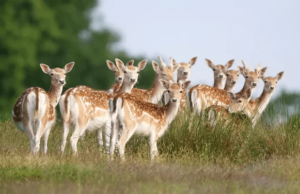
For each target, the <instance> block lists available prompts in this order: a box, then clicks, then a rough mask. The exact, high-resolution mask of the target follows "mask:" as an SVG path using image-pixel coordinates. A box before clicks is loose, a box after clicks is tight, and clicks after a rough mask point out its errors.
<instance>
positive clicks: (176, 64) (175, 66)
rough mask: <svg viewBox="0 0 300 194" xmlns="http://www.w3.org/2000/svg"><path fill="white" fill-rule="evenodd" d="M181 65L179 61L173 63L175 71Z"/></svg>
mask: <svg viewBox="0 0 300 194" xmlns="http://www.w3.org/2000/svg"><path fill="white" fill-rule="evenodd" d="M179 67H180V64H179V63H176V62H175V63H173V72H175V71H177V70H178V69H179Z"/></svg>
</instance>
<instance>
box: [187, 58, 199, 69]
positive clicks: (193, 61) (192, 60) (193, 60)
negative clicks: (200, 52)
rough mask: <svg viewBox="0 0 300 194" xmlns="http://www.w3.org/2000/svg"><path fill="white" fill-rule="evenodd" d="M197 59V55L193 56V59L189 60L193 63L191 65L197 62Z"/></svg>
mask: <svg viewBox="0 0 300 194" xmlns="http://www.w3.org/2000/svg"><path fill="white" fill-rule="evenodd" d="M196 61H197V57H193V58H191V60H190V62H189V64H190V65H191V67H192V66H193V65H194V64H195V63H196Z"/></svg>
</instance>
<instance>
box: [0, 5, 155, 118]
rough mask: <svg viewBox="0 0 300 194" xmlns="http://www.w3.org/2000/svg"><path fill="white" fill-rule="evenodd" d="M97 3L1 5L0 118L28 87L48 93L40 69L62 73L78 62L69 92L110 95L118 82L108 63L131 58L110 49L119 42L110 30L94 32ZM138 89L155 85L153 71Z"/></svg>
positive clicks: (69, 80) (144, 76) (46, 79)
mask: <svg viewBox="0 0 300 194" xmlns="http://www.w3.org/2000/svg"><path fill="white" fill-rule="evenodd" d="M96 4H97V1H96V0H77V1H70V0H67V1H59V0H44V1H40V0H19V1H16V0H1V2H0V24H1V28H0V40H1V41H0V64H1V65H0V91H1V94H0V118H2V119H3V117H4V118H5V117H8V116H10V112H11V109H12V107H13V104H14V102H15V101H16V100H17V97H18V96H19V95H20V94H21V93H22V91H23V90H24V89H26V88H28V87H32V86H38V87H42V88H44V89H45V90H48V88H49V87H50V78H49V76H47V75H45V74H44V73H43V72H42V71H41V70H40V67H39V63H45V64H48V65H49V66H50V67H52V68H54V67H63V66H64V65H65V64H66V63H68V62H70V61H75V67H74V69H73V70H72V72H70V74H69V75H68V77H67V85H66V88H69V87H74V86H77V85H88V86H90V87H93V88H95V89H103V90H107V89H108V88H109V87H110V86H111V85H112V84H113V82H114V79H113V73H111V72H110V70H109V69H108V68H107V67H106V60H107V59H109V60H111V61H114V59H115V58H116V57H117V58H120V59H121V60H124V62H127V61H129V60H131V59H135V61H136V63H137V62H138V61H140V60H142V59H143V58H142V57H130V56H129V55H128V54H127V53H126V52H124V51H122V50H121V49H119V51H114V50H113V49H112V47H113V46H114V45H115V44H117V43H118V41H119V40H120V37H119V35H118V34H116V33H115V32H113V31H112V30H110V29H105V28H102V29H100V30H98V31H95V30H91V29H90V28H89V26H90V21H91V18H90V12H91V10H92V8H93V7H94V6H96ZM141 75H142V76H140V77H141V79H140V81H139V87H141V88H147V87H149V86H150V85H151V84H152V83H151V81H150V82H149V80H152V79H154V72H153V70H152V67H151V65H149V64H148V66H147V67H146V69H145V70H144V71H143V72H142V73H141Z"/></svg>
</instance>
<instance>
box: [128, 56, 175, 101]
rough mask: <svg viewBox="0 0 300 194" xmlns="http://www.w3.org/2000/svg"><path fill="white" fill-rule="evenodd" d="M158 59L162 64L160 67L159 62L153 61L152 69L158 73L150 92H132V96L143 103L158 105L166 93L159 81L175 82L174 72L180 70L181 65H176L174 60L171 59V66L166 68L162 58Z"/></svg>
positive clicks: (137, 89)
mask: <svg viewBox="0 0 300 194" xmlns="http://www.w3.org/2000/svg"><path fill="white" fill-rule="evenodd" d="M158 58H159V60H160V64H161V65H160V66H159V64H158V63H157V62H155V61H152V67H153V70H154V71H155V73H156V77H155V80H154V82H153V85H152V87H151V88H150V89H148V90H143V89H139V88H133V89H132V91H131V95H133V96H135V97H136V98H138V99H139V100H141V101H145V102H151V103H154V104H157V103H158V102H159V101H160V100H161V98H162V95H163V93H164V91H165V88H164V87H163V86H162V85H161V84H160V81H159V80H161V79H162V80H165V81H169V80H171V81H174V71H176V70H177V69H178V67H179V65H176V64H174V63H173V59H172V58H170V61H171V64H170V65H169V66H168V67H166V64H165V63H164V62H163V60H162V59H161V58H160V57H158Z"/></svg>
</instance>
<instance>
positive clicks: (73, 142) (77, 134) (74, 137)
mask: <svg viewBox="0 0 300 194" xmlns="http://www.w3.org/2000/svg"><path fill="white" fill-rule="evenodd" d="M85 128H86V126H84V127H83V126H82V125H81V124H80V123H79V122H78V121H77V122H76V124H75V129H74V132H73V134H72V136H71V145H72V149H73V152H74V155H75V154H77V142H78V139H79V137H80V134H82V133H83V132H84V130H85Z"/></svg>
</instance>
